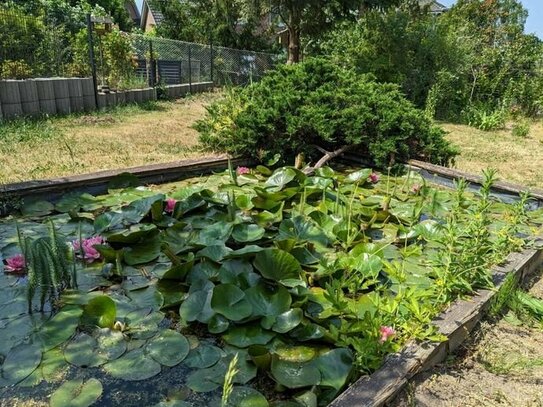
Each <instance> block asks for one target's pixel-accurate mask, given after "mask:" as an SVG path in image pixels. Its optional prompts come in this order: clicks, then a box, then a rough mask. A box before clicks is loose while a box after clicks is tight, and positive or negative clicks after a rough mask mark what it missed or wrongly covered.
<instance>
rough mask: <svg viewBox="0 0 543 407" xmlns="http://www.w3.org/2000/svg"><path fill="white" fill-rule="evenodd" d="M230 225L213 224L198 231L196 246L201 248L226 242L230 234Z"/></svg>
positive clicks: (222, 223) (224, 223)
mask: <svg viewBox="0 0 543 407" xmlns="http://www.w3.org/2000/svg"><path fill="white" fill-rule="evenodd" d="M232 228H233V226H232V224H231V223H226V222H215V223H214V224H213V225H211V226H208V227H206V228H205V229H202V230H201V231H200V234H199V236H198V244H201V245H202V246H211V245H217V244H220V243H221V242H226V241H227V240H228V238H229V237H230V235H231V234H232Z"/></svg>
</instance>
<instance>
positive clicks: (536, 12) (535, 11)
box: [136, 0, 543, 39]
mask: <svg viewBox="0 0 543 407" xmlns="http://www.w3.org/2000/svg"><path fill="white" fill-rule="evenodd" d="M438 1H439V2H440V3H443V4H445V5H446V6H452V5H453V4H454V3H455V0H438ZM142 2H143V0H136V4H137V5H138V7H139V8H140V10H141V3H142ZM521 3H522V5H523V6H524V7H525V8H526V9H528V13H529V15H528V21H526V32H527V33H535V34H537V35H538V36H539V38H541V39H543V0H521Z"/></svg>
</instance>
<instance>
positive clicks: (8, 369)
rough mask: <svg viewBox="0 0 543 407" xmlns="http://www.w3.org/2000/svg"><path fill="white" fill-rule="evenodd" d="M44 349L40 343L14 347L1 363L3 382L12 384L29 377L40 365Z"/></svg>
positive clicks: (8, 384) (6, 384) (7, 384)
mask: <svg viewBox="0 0 543 407" xmlns="http://www.w3.org/2000/svg"><path fill="white" fill-rule="evenodd" d="M41 357H42V350H41V349H40V346H39V344H32V345H28V344H24V343H22V344H19V345H17V346H16V347H14V348H12V349H11V350H10V351H9V352H8V354H7V355H6V358H5V360H4V363H3V364H2V365H1V373H2V375H1V377H2V378H3V379H4V380H2V384H3V385H5V386H10V385H14V384H17V383H19V382H20V381H22V380H24V379H25V378H26V377H28V376H29V375H30V374H31V373H32V372H33V371H34V370H36V368H37V367H38V366H39V364H40V362H41Z"/></svg>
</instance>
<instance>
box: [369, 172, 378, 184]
mask: <svg viewBox="0 0 543 407" xmlns="http://www.w3.org/2000/svg"><path fill="white" fill-rule="evenodd" d="M368 180H369V181H370V182H371V183H372V184H376V183H377V182H379V174H377V173H376V172H372V173H371V174H370V176H369V177H368Z"/></svg>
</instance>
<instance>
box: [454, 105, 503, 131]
mask: <svg viewBox="0 0 543 407" xmlns="http://www.w3.org/2000/svg"><path fill="white" fill-rule="evenodd" d="M464 116H465V120H466V122H467V124H468V125H469V126H472V127H476V128H478V129H479V130H483V131H491V130H498V129H501V128H503V127H504V126H505V116H506V115H505V111H504V110H503V109H496V110H490V109H489V108H485V107H475V106H471V107H470V108H468V109H467V111H466V112H465V114H464Z"/></svg>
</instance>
